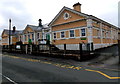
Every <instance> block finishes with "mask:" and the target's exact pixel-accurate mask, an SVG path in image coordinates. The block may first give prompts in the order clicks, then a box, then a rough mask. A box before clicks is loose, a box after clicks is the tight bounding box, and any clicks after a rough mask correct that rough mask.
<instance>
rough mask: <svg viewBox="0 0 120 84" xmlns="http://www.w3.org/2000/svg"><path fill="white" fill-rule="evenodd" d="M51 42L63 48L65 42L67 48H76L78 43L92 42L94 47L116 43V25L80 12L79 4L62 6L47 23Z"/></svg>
mask: <svg viewBox="0 0 120 84" xmlns="http://www.w3.org/2000/svg"><path fill="white" fill-rule="evenodd" d="M49 27H50V28H51V32H52V33H51V38H52V44H54V45H56V46H57V47H59V48H60V49H63V44H67V46H66V48H67V49H69V50H78V49H79V45H78V44H79V43H84V44H86V43H90V46H92V45H91V43H93V47H94V49H98V48H103V47H107V46H110V45H113V44H117V39H118V27H116V26H114V25H112V24H110V23H108V22H106V21H103V20H102V19H99V18H97V17H95V16H93V15H88V14H85V13H82V11H81V4H80V3H79V2H78V3H76V4H74V5H73V9H71V8H68V7H65V6H64V7H63V8H62V9H61V10H60V12H59V13H58V14H57V15H56V16H55V18H54V19H53V20H52V21H51V22H50V23H49Z"/></svg>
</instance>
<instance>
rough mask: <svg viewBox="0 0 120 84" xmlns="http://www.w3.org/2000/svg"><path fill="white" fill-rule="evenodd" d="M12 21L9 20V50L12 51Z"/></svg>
mask: <svg viewBox="0 0 120 84" xmlns="http://www.w3.org/2000/svg"><path fill="white" fill-rule="evenodd" d="M10 36H11V19H9V49H10V43H11V42H10V41H11V37H10Z"/></svg>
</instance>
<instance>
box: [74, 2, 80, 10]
mask: <svg viewBox="0 0 120 84" xmlns="http://www.w3.org/2000/svg"><path fill="white" fill-rule="evenodd" d="M73 9H74V10H76V11H79V12H81V4H80V3H79V2H78V3H76V4H74V5H73Z"/></svg>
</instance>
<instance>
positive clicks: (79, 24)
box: [52, 20, 87, 31]
mask: <svg viewBox="0 0 120 84" xmlns="http://www.w3.org/2000/svg"><path fill="white" fill-rule="evenodd" d="M86 25H87V22H86V20H83V21H77V22H73V23H68V24H64V25H59V26H53V27H52V31H59V30H63V29H69V28H75V27H82V26H86Z"/></svg>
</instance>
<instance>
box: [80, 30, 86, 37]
mask: <svg viewBox="0 0 120 84" xmlns="http://www.w3.org/2000/svg"><path fill="white" fill-rule="evenodd" d="M82 29H85V36H82ZM82 29H80V37H86V28H82Z"/></svg>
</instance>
